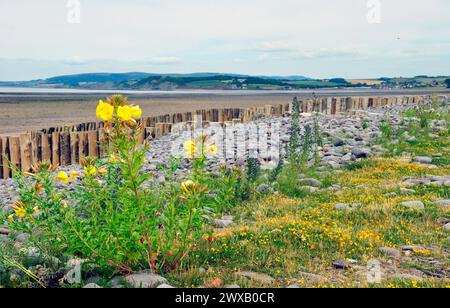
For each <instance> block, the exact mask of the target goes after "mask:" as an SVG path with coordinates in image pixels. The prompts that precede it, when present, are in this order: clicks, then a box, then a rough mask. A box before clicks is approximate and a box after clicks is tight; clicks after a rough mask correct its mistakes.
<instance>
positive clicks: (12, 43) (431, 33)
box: [0, 0, 450, 80]
mask: <svg viewBox="0 0 450 308" xmlns="http://www.w3.org/2000/svg"><path fill="white" fill-rule="evenodd" d="M381 1H382V11H381V14H382V22H381V23H380V24H370V23H368V21H367V18H366V17H367V14H368V9H367V6H366V4H367V1H361V0H345V1H329V0H315V1H311V0H278V1H272V0H246V1H240V0H226V1H225V0H215V1H211V0H190V1H185V0H171V1H163V0H129V1H118V0H96V1H87V0H82V1H81V23H80V24H69V23H68V22H67V18H66V16H67V13H68V10H67V7H66V1H58V0H40V1H30V0H17V1H6V0H0V37H2V38H4V39H3V41H4V42H7V48H1V47H0V57H1V58H4V59H10V60H8V61H6V60H2V61H1V60H0V80H1V79H30V77H31V76H33V77H40V76H42V77H44V76H51V75H57V74H66V73H78V72H89V71H133V70H145V71H149V72H152V71H153V72H154V71H157V72H164V71H165V72H167V71H168V70H171V72H170V73H176V72H186V73H188V72H195V71H219V72H220V71H230V70H233V71H234V72H236V73H254V74H271V75H279V74H289V75H291V74H293V75H295V74H300V75H307V74H309V75H314V77H329V76H331V75H339V76H341V75H344V74H346V75H347V76H350V77H363V78H365V77H370V76H375V77H376V76H385V75H390V74H392V72H394V73H395V74H396V75H407V74H409V73H410V72H413V74H416V73H415V72H417V74H424V73H428V74H448V73H449V72H450V62H449V61H448V59H449V58H450V44H449V43H448V40H449V39H448V29H449V28H450V19H449V18H448V12H449V10H450V1H448V0H428V1H426V2H423V1H421V0H396V1H388V0H381ZM99 16H100V17H101V18H100V19H99ZM418 21H420V22H418ZM30 29H32V30H33V31H30ZM398 37H401V40H397V38H398ZM5 44H6V43H5ZM2 46H3V45H2ZM5 46H6V45H5ZM11 59H12V60H11ZM13 59H27V60H26V61H22V62H19V61H17V60H13ZM28 59H29V60H28ZM333 59H338V60H339V61H335V63H330V60H333ZM19 68H20V69H19Z"/></svg>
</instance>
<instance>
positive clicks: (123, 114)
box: [117, 106, 132, 122]
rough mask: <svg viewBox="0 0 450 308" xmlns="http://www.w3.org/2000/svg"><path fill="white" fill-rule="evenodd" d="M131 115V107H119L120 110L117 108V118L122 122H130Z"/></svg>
mask: <svg viewBox="0 0 450 308" xmlns="http://www.w3.org/2000/svg"><path fill="white" fill-rule="evenodd" d="M131 113H132V112H131V108H130V106H119V108H117V116H118V117H119V118H120V119H121V120H122V121H125V122H126V121H130V120H131V118H132V116H131Z"/></svg>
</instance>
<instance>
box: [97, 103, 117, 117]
mask: <svg viewBox="0 0 450 308" xmlns="http://www.w3.org/2000/svg"><path fill="white" fill-rule="evenodd" d="M95 114H96V116H97V118H99V119H100V120H102V121H110V120H111V119H112V117H113V114H114V107H113V106H111V105H110V104H108V103H105V102H103V101H102V100H100V101H99V102H98V106H97V109H96V111H95Z"/></svg>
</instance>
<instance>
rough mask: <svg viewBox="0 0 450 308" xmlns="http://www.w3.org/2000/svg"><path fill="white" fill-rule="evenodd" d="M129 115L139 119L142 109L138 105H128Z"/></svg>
mask: <svg viewBox="0 0 450 308" xmlns="http://www.w3.org/2000/svg"><path fill="white" fill-rule="evenodd" d="M130 114H131V117H133V118H135V119H140V118H141V117H142V109H141V108H140V107H139V106H134V105H131V106H130Z"/></svg>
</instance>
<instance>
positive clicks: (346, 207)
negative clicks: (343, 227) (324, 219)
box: [334, 203, 352, 211]
mask: <svg viewBox="0 0 450 308" xmlns="http://www.w3.org/2000/svg"><path fill="white" fill-rule="evenodd" d="M334 208H335V209H336V210H338V211H351V210H352V208H351V207H350V206H349V205H348V204H344V203H338V204H336V205H335V206H334Z"/></svg>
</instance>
